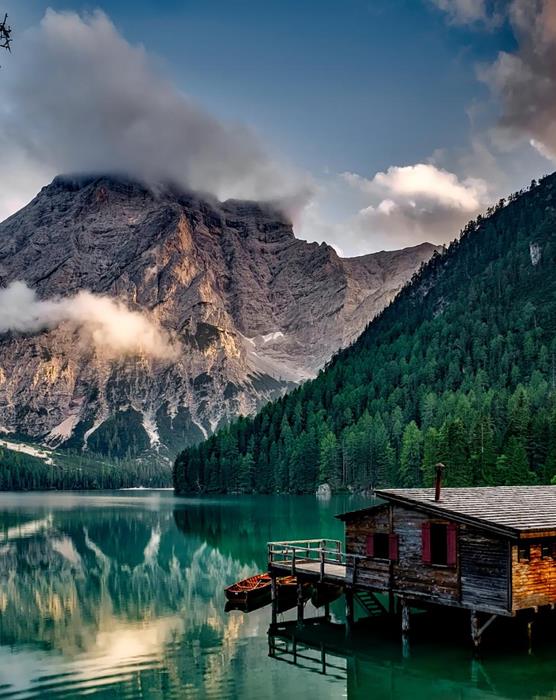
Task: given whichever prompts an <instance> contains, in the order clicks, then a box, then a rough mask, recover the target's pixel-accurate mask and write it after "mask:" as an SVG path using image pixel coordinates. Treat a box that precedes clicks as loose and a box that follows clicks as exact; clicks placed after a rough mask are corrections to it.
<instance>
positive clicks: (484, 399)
mask: <svg viewBox="0 0 556 700" xmlns="http://www.w3.org/2000/svg"><path fill="white" fill-rule="evenodd" d="M555 206H556V175H551V176H549V177H547V178H544V179H543V180H542V181H541V182H540V183H539V184H537V183H532V184H531V188H530V190H528V191H526V192H520V193H517V194H514V195H512V196H511V197H510V198H509V200H508V201H507V202H504V201H502V202H500V203H499V205H498V206H497V207H495V208H493V209H491V210H489V212H488V213H487V216H486V217H484V218H483V217H479V218H478V219H477V221H473V222H470V223H469V224H468V225H467V226H466V228H465V230H464V231H463V232H462V234H461V237H460V239H459V240H458V241H456V242H454V243H453V244H452V245H451V246H450V247H449V249H448V250H447V252H446V253H445V254H444V255H439V254H436V255H435V256H434V257H433V258H432V260H431V261H430V262H429V263H428V264H427V265H426V266H425V267H424V268H422V270H421V271H420V272H419V273H418V274H417V275H416V276H415V277H414V278H413V280H412V282H411V283H409V284H408V285H406V287H405V288H404V289H403V290H402V292H401V293H400V294H399V296H398V297H397V299H396V300H395V301H394V302H393V303H392V304H391V305H390V306H389V307H388V308H387V309H386V310H385V311H383V313H382V314H381V315H380V316H379V317H377V318H376V319H375V320H374V321H373V322H372V323H371V324H370V325H369V326H368V327H367V329H366V330H365V332H364V333H363V335H362V336H361V337H360V338H359V340H358V341H357V342H355V343H354V344H353V345H352V346H351V347H349V348H348V349H346V350H344V351H342V352H340V353H339V354H338V355H336V356H335V357H334V358H333V360H332V361H331V362H330V363H329V365H328V367H327V368H326V369H325V370H324V371H322V372H321V373H320V375H319V376H318V377H317V378H316V379H315V380H313V381H311V382H307V383H306V384H304V385H303V386H301V387H300V388H299V389H297V390H296V391H294V392H292V393H290V394H289V395H287V396H285V397H284V398H282V399H280V400H279V401H275V402H273V403H271V404H269V405H267V406H266V407H265V408H264V409H263V410H262V411H261V412H260V413H259V414H258V415H257V416H256V417H255V418H252V419H245V418H243V419H240V420H238V421H236V422H234V423H233V424H232V425H230V426H229V427H228V428H226V429H224V430H221V431H220V432H218V433H217V434H216V435H215V436H213V437H211V438H210V439H208V440H207V441H206V442H204V443H202V444H201V445H199V446H198V447H195V448H191V449H189V450H186V451H184V452H183V453H182V454H181V455H180V456H179V457H178V459H177V460H176V464H175V468H174V483H175V486H176V489H177V490H178V492H189V491H220V490H223V491H244V490H247V491H249V490H255V491H261V492H272V491H279V492H287V491H290V492H309V491H313V490H314V489H315V487H316V486H317V485H318V484H319V483H322V482H329V483H330V484H331V485H332V486H333V487H334V488H342V487H348V486H353V487H356V488H373V487H378V486H385V485H389V486H391V485H399V486H420V485H429V484H431V483H432V470H433V465H434V464H435V463H436V462H438V461H442V462H444V463H445V464H446V466H447V474H446V482H447V483H448V484H449V485H452V486H467V485H474V484H477V485H484V484H501V483H505V484H517V483H536V482H549V481H551V480H552V479H553V478H554V477H555V475H556V400H555V397H556V392H555V386H556V359H555V354H556V209H555Z"/></svg>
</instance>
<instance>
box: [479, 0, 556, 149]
mask: <svg viewBox="0 0 556 700" xmlns="http://www.w3.org/2000/svg"><path fill="white" fill-rule="evenodd" d="M508 19H509V21H510V24H511V26H512V28H513V30H514V34H515V36H516V39H517V41H518V44H519V47H518V49H517V51H516V52H515V53H508V52H505V51H502V52H500V54H499V55H498V58H497V60H496V61H495V62H494V63H493V64H492V65H490V66H484V67H482V68H481V69H480V71H479V77H480V78H481V79H482V80H483V81H484V82H485V83H487V84H488V85H489V86H490V88H491V90H492V91H493V93H494V95H495V96H496V98H497V99H498V100H499V101H500V104H501V107H502V114H501V117H500V121H499V125H498V133H499V135H500V137H501V138H502V139H503V140H504V142H505V143H506V144H507V145H510V146H511V145H512V144H513V143H514V142H516V141H519V140H520V139H526V140H528V141H529V142H530V143H531V145H532V146H534V147H535V148H536V149H537V150H538V151H539V153H541V154H542V155H543V156H545V157H546V158H549V159H551V160H553V161H556V3H555V2H554V1H553V0H512V2H511V3H510V4H509V10H508Z"/></svg>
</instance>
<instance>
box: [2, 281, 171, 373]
mask: <svg viewBox="0 0 556 700" xmlns="http://www.w3.org/2000/svg"><path fill="white" fill-rule="evenodd" d="M61 324H67V325H68V326H70V327H73V328H75V329H77V330H78V331H79V334H80V336H81V339H82V340H83V342H84V343H85V344H87V345H90V344H92V345H93V346H94V348H95V350H96V351H97V353H98V354H99V355H102V356H103V357H105V358H106V359H115V358H121V357H125V356H130V355H143V356H148V357H151V358H153V359H158V360H173V359H175V358H176V357H177V354H178V349H177V347H176V346H175V345H174V344H173V343H172V342H171V339H170V337H169V336H168V334H167V333H166V332H165V331H164V330H163V329H162V328H160V327H159V326H158V325H157V324H156V323H154V322H153V321H151V320H150V319H148V318H147V317H146V316H145V315H144V314H142V313H140V312H138V311H132V310H130V309H128V308H127V307H126V306H125V305H124V304H123V303H121V302H120V301H117V300H115V299H112V298H110V297H106V296H101V295H98V294H92V293H91V292H88V291H81V292H78V293H77V294H75V295H74V296H71V297H65V298H53V299H39V298H38V297H37V295H36V293H35V291H34V290H33V289H31V288H29V287H28V286H27V284H26V283H25V282H22V281H16V282H12V283H11V284H10V285H9V286H8V287H6V288H4V289H0V333H5V332H7V331H16V332H20V333H37V332H39V331H43V330H47V329H53V328H56V327H58V326H60V325H61Z"/></svg>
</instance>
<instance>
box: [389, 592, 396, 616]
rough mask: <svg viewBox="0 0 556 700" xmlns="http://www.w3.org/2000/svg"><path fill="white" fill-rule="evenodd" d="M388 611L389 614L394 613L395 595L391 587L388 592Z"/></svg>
mask: <svg viewBox="0 0 556 700" xmlns="http://www.w3.org/2000/svg"><path fill="white" fill-rule="evenodd" d="M388 613H389V614H390V615H395V614H396V596H395V595H394V592H393V591H392V589H390V591H389V592H388Z"/></svg>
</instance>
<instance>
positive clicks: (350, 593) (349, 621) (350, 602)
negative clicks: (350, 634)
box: [345, 588, 354, 631]
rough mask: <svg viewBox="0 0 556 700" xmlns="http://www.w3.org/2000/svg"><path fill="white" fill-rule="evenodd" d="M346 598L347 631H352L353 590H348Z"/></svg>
mask: <svg viewBox="0 0 556 700" xmlns="http://www.w3.org/2000/svg"><path fill="white" fill-rule="evenodd" d="M345 597H346V629H347V631H350V630H351V628H352V626H353V622H354V615H353V589H352V588H346V592H345Z"/></svg>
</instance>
